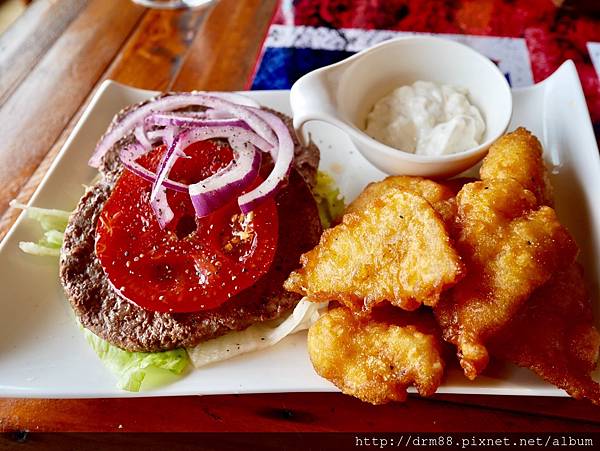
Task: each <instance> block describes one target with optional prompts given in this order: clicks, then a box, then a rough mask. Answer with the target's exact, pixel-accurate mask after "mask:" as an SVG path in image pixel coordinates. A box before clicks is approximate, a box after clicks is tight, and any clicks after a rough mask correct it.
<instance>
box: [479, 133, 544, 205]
mask: <svg viewBox="0 0 600 451" xmlns="http://www.w3.org/2000/svg"><path fill="white" fill-rule="evenodd" d="M542 153H543V149H542V145H541V144H540V142H539V141H538V139H537V138H536V137H535V136H534V135H532V134H531V132H530V131H528V130H526V129H525V128H522V127H519V128H517V129H516V130H515V131H514V132H512V133H507V134H506V135H504V136H503V137H502V138H500V139H499V140H498V141H496V142H495V143H494V144H493V145H492V147H490V150H489V152H488V154H487V156H486V157H485V159H484V160H483V164H482V166H481V169H480V171H479V175H480V176H481V180H484V181H485V180H491V179H507V178H510V179H514V180H516V181H517V182H519V183H520V184H521V185H523V187H524V188H526V189H528V190H529V191H531V192H532V193H533V194H534V195H535V197H536V199H537V201H538V202H539V204H540V205H549V206H552V205H553V199H552V185H551V184H550V178H549V175H548V171H547V169H546V166H545V165H544V159H543V157H542Z"/></svg>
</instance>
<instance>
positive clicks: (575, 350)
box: [490, 263, 600, 405]
mask: <svg viewBox="0 0 600 451" xmlns="http://www.w3.org/2000/svg"><path fill="white" fill-rule="evenodd" d="M599 347H600V334H599V333H598V330H597V329H596V328H595V327H594V321H593V317H592V306H591V301H590V296H589V293H588V292H587V290H586V287H585V282H584V280H583V270H582V268H581V267H580V266H579V265H578V264H576V263H574V264H572V265H570V266H569V267H567V268H565V269H563V270H560V271H558V272H556V273H555V274H554V275H553V276H552V278H551V279H550V280H549V281H548V282H547V283H546V284H545V285H543V286H542V287H540V288H538V289H537V290H536V291H535V293H534V294H533V295H532V296H531V298H530V299H529V300H528V301H527V303H526V304H525V306H524V307H523V308H522V309H521V310H520V311H519V313H518V314H517V315H516V317H515V318H514V319H513V320H512V321H511V322H510V323H509V324H508V325H507V326H506V327H505V328H504V329H503V330H502V331H501V332H500V333H499V334H498V335H497V336H496V337H494V339H493V340H492V341H491V342H490V349H491V353H492V355H493V356H495V357H499V358H501V359H503V360H507V361H510V362H513V363H515V364H516V365H519V366H522V367H526V368H530V369H531V370H532V371H534V372H535V373H537V374H538V375H539V376H540V377H542V378H543V379H545V380H546V381H547V382H549V383H551V384H554V385H556V386H557V387H559V388H562V389H563V390H565V391H566V392H567V393H568V394H569V395H571V396H572V397H573V398H576V399H580V398H588V399H590V400H591V401H592V402H593V403H594V404H598V405H600V385H599V384H598V383H597V382H595V381H594V380H592V378H591V377H590V372H592V371H593V370H594V369H595V368H596V364H597V362H598V349H599Z"/></svg>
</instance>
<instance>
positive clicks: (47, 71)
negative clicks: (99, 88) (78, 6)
mask: <svg viewBox="0 0 600 451" xmlns="http://www.w3.org/2000/svg"><path fill="white" fill-rule="evenodd" d="M143 12H144V9H143V8H141V7H139V6H137V5H134V4H133V3H131V2H122V1H121V0H92V1H90V3H89V4H88V5H87V7H86V8H85V9H84V10H83V11H82V12H81V14H80V15H79V16H78V17H77V18H76V19H75V20H73V22H71V24H70V25H69V26H68V27H67V29H66V30H65V32H64V34H63V35H61V37H60V38H58V39H57V41H56V42H55V43H54V45H53V46H52V47H51V48H50V49H49V50H48V52H47V53H46V54H45V56H44V57H43V58H42V59H41V61H40V62H39V63H38V64H37V65H36V66H35V68H34V69H33V70H32V71H31V73H30V74H29V75H28V76H27V78H25V79H24V80H23V82H22V83H21V84H20V85H19V86H18V88H17V89H15V90H14V92H13V93H12V95H11V96H10V98H9V99H8V100H6V102H5V103H4V104H3V105H2V106H1V107H0V136H2V152H0V180H2V183H3V187H2V191H0V212H4V211H5V210H6V209H7V207H8V202H9V201H10V200H11V199H12V198H13V197H15V195H16V194H17V193H18V191H19V190H20V188H21V187H22V186H23V185H24V184H25V183H26V181H27V179H28V178H29V177H30V176H31V174H32V173H33V172H34V171H35V169H36V168H37V167H38V166H39V164H40V162H41V160H42V158H43V157H44V156H45V155H46V154H47V152H48V150H49V149H50V147H51V146H52V145H53V143H54V142H55V141H56V139H57V138H58V137H59V136H60V134H61V133H62V132H63V130H64V128H65V126H66V125H67V124H68V123H69V121H70V120H71V118H72V117H73V115H74V114H75V113H76V112H77V110H78V109H79V107H80V106H81V103H82V101H83V100H84V99H85V98H86V97H87V95H88V94H89V92H90V90H91V88H92V87H93V86H94V84H95V83H96V82H97V81H98V79H99V77H100V76H101V75H102V73H103V72H104V71H105V69H106V68H107V67H108V65H109V64H110V63H111V62H112V61H113V59H114V58H115V55H116V53H117V52H118V51H119V49H120V48H121V47H122V45H123V43H124V41H125V40H126V39H127V37H128V36H129V34H130V33H131V32H132V30H133V29H134V27H135V25H136V24H137V22H138V21H139V19H140V18H141V16H142V14H143Z"/></svg>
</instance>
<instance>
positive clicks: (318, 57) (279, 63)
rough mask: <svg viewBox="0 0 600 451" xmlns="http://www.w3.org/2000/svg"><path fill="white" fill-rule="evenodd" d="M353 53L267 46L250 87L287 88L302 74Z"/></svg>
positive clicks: (257, 88) (256, 88)
mask: <svg viewBox="0 0 600 451" xmlns="http://www.w3.org/2000/svg"><path fill="white" fill-rule="evenodd" d="M350 55H353V52H346V51H344V50H315V49H306V48H304V49H302V48H299V49H297V48H287V47H267V48H265V50H264V53H263V57H262V60H261V62H260V66H259V68H258V71H257V73H256V76H255V77H254V81H253V82H252V89H254V90H260V89H289V88H291V87H292V85H293V84H294V82H295V81H296V80H298V79H299V78H300V77H301V76H302V75H304V74H306V73H308V72H310V71H312V70H314V69H318V68H319V67H323V66H327V65H329V64H333V63H336V62H338V61H341V60H343V59H344V58H347V57H349V56H350Z"/></svg>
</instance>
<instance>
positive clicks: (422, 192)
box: [346, 175, 460, 222]
mask: <svg viewBox="0 0 600 451" xmlns="http://www.w3.org/2000/svg"><path fill="white" fill-rule="evenodd" d="M453 187H454V186H453ZM459 189H460V188H459ZM395 190H398V191H404V192H408V193H411V194H415V195H417V196H421V197H422V198H423V199H425V200H426V201H427V202H429V203H430V204H431V206H432V207H433V209H434V210H435V211H436V212H437V213H438V214H439V215H440V216H441V217H442V219H443V220H444V222H451V221H452V220H453V218H454V215H455V214H456V203H455V202H454V196H456V193H457V192H458V190H454V189H452V188H451V187H448V186H446V185H444V184H441V183H437V182H434V181H433V180H428V179H424V178H421V177H407V176H402V175H399V176H390V177H387V178H386V179H384V180H381V181H380V182H373V183H369V184H368V185H367V187H366V188H365V189H364V190H363V192H362V193H360V195H359V196H358V197H357V198H356V199H354V201H353V202H352V203H351V204H350V205H348V207H347V208H346V213H353V212H357V211H360V210H363V209H365V208H366V206H367V205H368V204H370V203H371V202H372V201H373V200H375V199H378V198H379V197H381V196H383V195H384V194H385V193H388V192H390V191H395Z"/></svg>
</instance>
